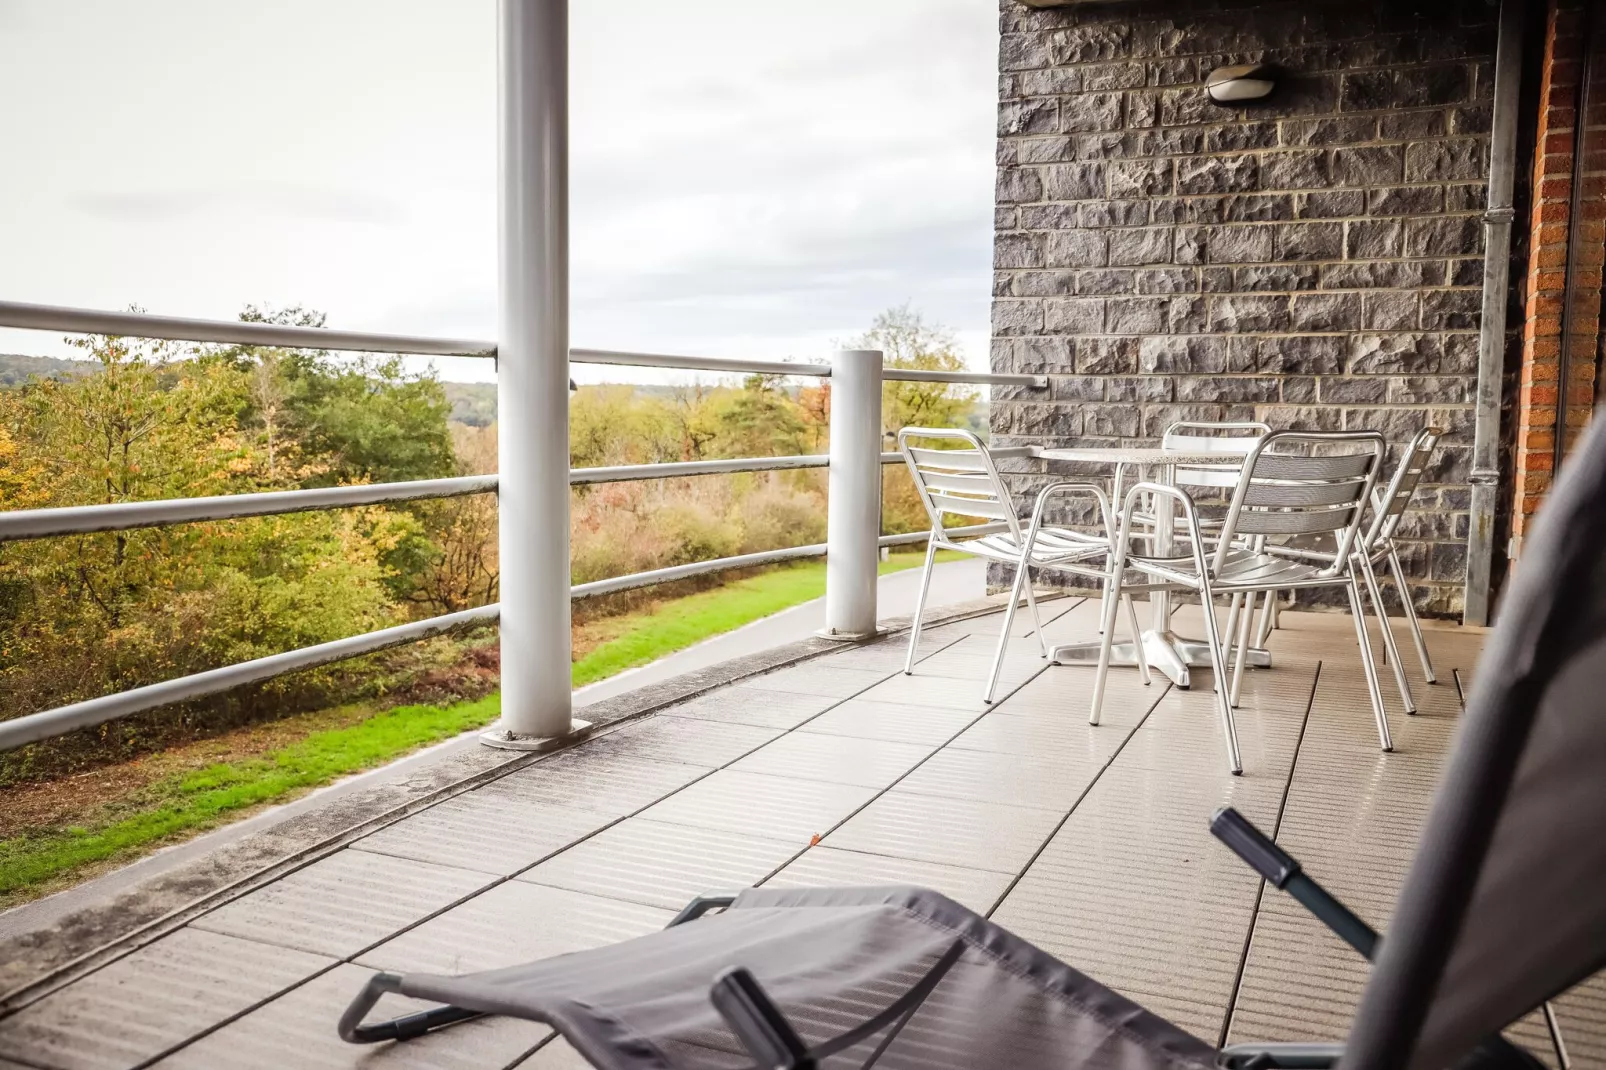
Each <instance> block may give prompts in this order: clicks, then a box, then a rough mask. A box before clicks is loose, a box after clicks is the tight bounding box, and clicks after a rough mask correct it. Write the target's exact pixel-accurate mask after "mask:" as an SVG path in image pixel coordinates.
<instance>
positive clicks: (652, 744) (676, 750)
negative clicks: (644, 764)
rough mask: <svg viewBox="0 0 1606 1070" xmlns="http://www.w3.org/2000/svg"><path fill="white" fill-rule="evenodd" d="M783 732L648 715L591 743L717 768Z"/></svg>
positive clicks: (634, 754) (621, 751)
mask: <svg viewBox="0 0 1606 1070" xmlns="http://www.w3.org/2000/svg"><path fill="white" fill-rule="evenodd" d="M781 731H782V730H781V729H779V728H759V727H756V726H754V725H747V724H732V723H728V722H721V721H704V720H699V719H697V718H695V717H648V718H645V719H643V720H640V721H636V722H635V723H633V724H627V725H625V726H624V727H623V728H618V729H614V730H613V731H610V732H608V733H607V734H606V735H603V736H599V737H598V738H597V739H595V740H593V741H592V742H591V743H590V746H593V747H595V748H597V749H598V750H607V751H612V752H615V753H618V754H624V755H628V756H630V757H632V758H648V759H651V760H652V761H657V762H683V763H685V764H687V765H695V766H700V767H701V768H703V769H714V768H717V767H719V766H722V765H728V764H729V763H731V762H734V761H735V760H736V759H738V758H740V757H741V756H742V755H744V754H746V753H748V752H749V751H752V750H756V749H757V748H759V747H762V746H763V745H764V744H766V743H768V742H769V741H770V740H772V739H774V738H775V737H776V736H778V735H780V734H781Z"/></svg>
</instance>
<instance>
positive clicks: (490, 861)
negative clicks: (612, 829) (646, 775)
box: [351, 790, 613, 877]
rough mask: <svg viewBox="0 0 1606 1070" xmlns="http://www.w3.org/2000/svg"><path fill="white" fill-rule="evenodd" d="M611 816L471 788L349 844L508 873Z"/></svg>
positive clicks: (379, 851)
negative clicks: (472, 790) (471, 789)
mask: <svg viewBox="0 0 1606 1070" xmlns="http://www.w3.org/2000/svg"><path fill="white" fill-rule="evenodd" d="M611 820H613V819H612V818H611V817H609V816H608V815H607V814H605V813H602V812H599V811H596V810H579V809H575V808H573V807H569V806H556V805H553V804H551V803H548V802H544V801H539V800H537V801H534V802H531V801H528V800H525V799H521V798H518V797H517V796H516V795H514V794H513V793H505V792H504V793H492V792H486V791H483V790H482V791H476V792H470V793H468V794H466V795H460V796H458V797H457V798H455V799H448V800H447V801H445V802H443V803H440V804H438V805H436V806H432V807H430V808H429V809H427V810H423V811H420V812H419V813H416V814H414V815H412V816H411V817H407V818H403V819H402V820H401V821H398V822H396V823H395V824H393V825H389V826H387V827H385V828H382V829H380V830H378V831H377V832H374V833H371V834H370V835H368V836H365V837H363V838H362V839H360V840H358V841H356V842H355V843H353V844H352V845H351V846H352V849H353V850H357V851H371V852H373V853H376V854H383V855H393V856H395V857H398V858H411V859H416V860H417V861H420V862H433V863H435V864H437V865H442V866H452V867H455V868H457V869H471V870H475V871H477V872H481V873H488V874H491V875H493V876H499V877H500V876H507V875H508V874H511V873H516V872H517V871H519V870H521V869H523V868H524V867H525V866H529V865H533V864H535V863H536V862H537V861H539V860H540V859H542V858H545V857H546V856H547V855H549V854H552V853H553V852H555V851H558V850H561V849H562V848H564V847H566V846H568V845H569V844H571V843H573V842H575V841H576V840H578V839H581V838H582V837H584V836H588V835H590V834H591V833H593V832H596V831H597V830H598V829H601V828H602V827H604V826H605V825H607V824H608V822H609V821H611Z"/></svg>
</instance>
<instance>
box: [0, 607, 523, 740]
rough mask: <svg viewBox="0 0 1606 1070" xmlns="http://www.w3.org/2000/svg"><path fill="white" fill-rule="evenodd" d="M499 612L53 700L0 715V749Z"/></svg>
mask: <svg viewBox="0 0 1606 1070" xmlns="http://www.w3.org/2000/svg"><path fill="white" fill-rule="evenodd" d="M501 612H502V608H501V606H500V605H489V606H480V607H479V608H477V609H465V610H463V611H462V612H459V613H448V614H446V615H445V616H443V617H431V618H430V619H429V620H419V621H412V622H411V623H408V624H398V625H396V626H395V627H393V628H382V629H380V630H379V631H377V632H368V633H366V634H364V635H353V636H351V637H350V638H347V639H336V640H335V641H333V642H330V643H319V644H317V645H316V646H308V647H302V648H301V649H300V650H289V651H286V652H284V653H283V654H270V655H268V656H267V657H265V658H255V659H253V660H251V661H242V662H240V663H239V664H237V665H225V666H223V667H222V668H219V669H208V670H207V671H206V672H198V673H193V674H191V675H189V676H180V677H179V678H178V679H176V680H163V681H162V682H161V683H157V684H147V685H145V686H144V687H135V688H130V689H129V690H127V691H119V692H118V693H116V694H115V695H102V696H100V697H99V698H91V699H85V700H84V701H82V702H74V703H70V704H69V705H66V706H58V707H56V708H55V709H53V710H45V711H44V712H42V713H30V714H28V715H27V716H25V717H15V718H13V719H11V720H9V721H0V751H8V750H14V749H16V748H17V747H21V746H25V745H27V744H29V743H37V742H39V741H40V740H42V739H50V738H51V737H52V736H60V735H65V734H66V733H68V732H72V731H75V730H77V729H80V728H91V727H93V726H95V725H99V724H105V723H106V722H107V721H115V720H116V719H117V718H119V717H127V716H129V715H130V714H134V713H141V712H143V711H145V710H150V709H155V708H156V707H158V706H166V705H168V704H170V703H174V702H183V701H184V700H186V699H192V698H205V697H206V696H207V695H216V694H220V693H222V692H224V691H230V690H233V689H234V688H236V687H240V686H242V685H244V684H251V683H257V682H258V681H261V680H271V679H272V678H274V677H275V676H283V675H285V674H286V673H292V672H297V671H299V670H302V669H312V668H316V667H317V666H319V665H328V664H330V663H331V662H336V661H346V660H348V659H350V658H355V657H360V656H361V655H363V654H372V653H373V652H374V651H376V650H385V649H388V648H389V647H393V646H402V645H403V644H406V643H416V642H418V641H419V640H421V639H429V638H432V637H434V636H437V635H444V634H446V633H447V632H452V631H457V630H459V629H463V628H469V627H473V626H474V625H478V624H485V623H488V622H490V621H494V620H497V619H498V618H499V617H500V616H501Z"/></svg>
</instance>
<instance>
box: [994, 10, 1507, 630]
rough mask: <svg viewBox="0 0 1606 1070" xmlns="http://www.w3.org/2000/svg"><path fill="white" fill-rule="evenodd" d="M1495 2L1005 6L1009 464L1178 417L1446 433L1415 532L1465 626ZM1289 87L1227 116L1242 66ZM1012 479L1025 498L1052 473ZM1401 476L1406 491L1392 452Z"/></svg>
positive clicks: (1427, 566)
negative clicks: (1224, 71)
mask: <svg viewBox="0 0 1606 1070" xmlns="http://www.w3.org/2000/svg"><path fill="white" fill-rule="evenodd" d="M1492 19H1493V14H1492V9H1491V8H1490V7H1488V6H1486V5H1485V4H1483V3H1482V2H1480V0H1461V2H1456V0H1445V2H1442V3H1434V4H1428V3H1418V4H1413V3H1411V2H1409V0H1392V2H1386V3H1371V2H1368V0H1340V2H1329V0H1296V2H1289V3H1271V4H1248V3H1241V2H1240V3H1235V2H1231V0H1228V2H1225V3H1222V2H1215V3H1212V2H1208V0H1199V2H1192V3H1190V2H1188V0H1177V2H1158V0H1144V2H1137V3H1124V4H1093V5H1085V4H1084V5H1075V6H1069V7H1060V8H1047V9H1033V8H1028V7H1025V6H1022V5H1021V4H1019V3H1018V2H1017V0H1002V29H1003V37H1002V44H1001V48H1000V77H999V110H998V119H999V124H998V184H997V209H996V212H997V219H996V245H995V260H994V266H995V274H994V282H993V294H994V301H993V349H992V365H993V368H994V369H995V370H997V371H1012V372H1035V373H1046V374H1047V375H1048V377H1049V382H1050V384H1051V385H1050V390H1049V391H1048V392H1047V394H1044V393H1043V392H1042V391H1035V392H1033V391H1018V390H1009V391H1004V390H995V392H994V403H993V406H992V435H993V441H994V442H995V443H996V444H999V445H1020V444H1027V443H1035V444H1041V445H1067V446H1069V445H1089V444H1105V443H1109V442H1112V441H1116V440H1121V441H1133V440H1141V441H1146V442H1147V441H1153V440H1157V439H1158V437H1159V436H1160V434H1161V433H1162V432H1163V431H1164V429H1165V428H1166V426H1167V425H1169V424H1170V423H1172V422H1173V421H1176V420H1182V419H1189V420H1239V419H1261V420H1265V421H1266V422H1268V423H1270V424H1271V425H1272V426H1273V427H1289V428H1302V429H1323V430H1339V429H1376V430H1380V431H1383V432H1384V433H1385V434H1386V435H1387V436H1388V438H1389V439H1390V441H1391V443H1395V444H1396V445H1397V444H1399V443H1403V442H1404V441H1406V440H1408V439H1409V438H1410V437H1411V436H1412V435H1413V434H1414V433H1415V432H1416V431H1418V430H1419V429H1421V428H1423V427H1426V426H1428V425H1430V424H1431V425H1437V426H1439V427H1442V428H1444V429H1446V430H1447V431H1448V432H1449V435H1448V437H1447V438H1446V440H1445V445H1444V447H1443V449H1442V451H1441V453H1440V454H1439V456H1438V457H1437V459H1436V462H1435V464H1434V466H1433V469H1432V471H1431V473H1430V475H1431V478H1430V479H1428V480H1426V481H1425V486H1424V489H1423V490H1421V491H1419V492H1418V496H1417V500H1416V506H1417V507H1416V509H1415V510H1414V511H1413V513H1412V514H1411V515H1410V516H1409V517H1408V520H1407V524H1406V526H1405V528H1404V536H1405V539H1406V540H1407V544H1406V548H1407V552H1406V553H1405V555H1404V556H1405V558H1406V563H1407V567H1408V569H1409V570H1410V572H1411V573H1412V576H1413V581H1414V582H1415V583H1416V584H1417V589H1416V591H1415V595H1416V597H1417V602H1418V605H1419V606H1425V607H1427V608H1428V609H1429V610H1430V611H1431V612H1434V613H1437V614H1443V615H1449V614H1454V613H1458V612H1459V610H1460V602H1461V585H1462V582H1463V578H1464V570H1465V543H1466V535H1467V526H1468V513H1467V509H1468V505H1469V497H1470V495H1469V491H1468V488H1467V485H1466V477H1467V473H1468V470H1469V462H1470V453H1471V441H1472V402H1473V395H1474V390H1475V384H1476V375H1477V347H1478V335H1477V328H1478V307H1479V295H1480V289H1479V287H1480V282H1481V270H1482V261H1481V253H1482V242H1483V238H1482V225H1481V221H1480V213H1481V211H1482V207H1483V204H1484V177H1485V174H1486V172H1487V167H1488V134H1489V121H1490V106H1489V100H1490V92H1491V87H1492V86H1491V83H1492V73H1493V53H1494V39H1495V34H1494V25H1493V22H1492ZM1260 61H1264V62H1269V63H1274V64H1276V65H1278V66H1279V67H1280V68H1282V70H1283V72H1284V75H1283V79H1282V81H1281V83H1280V85H1279V88H1278V91H1277V94H1276V96H1275V97H1274V98H1273V99H1272V101H1270V102H1269V103H1267V104H1264V105H1257V106H1250V107H1239V108H1223V107H1220V106H1217V105H1214V104H1211V103H1210V102H1209V101H1208V99H1207V98H1206V96H1205V92H1204V87H1203V80H1204V78H1205V76H1206V75H1207V74H1208V73H1209V72H1210V71H1211V70H1213V69H1215V68H1216V67H1219V66H1225V65H1228V64H1236V63H1247V62H1260ZM1016 467H1017V468H1019V469H1022V470H1021V471H1018V472H1017V473H1015V474H1014V475H1012V476H1011V479H1012V481H1013V484H1014V489H1015V490H1016V491H1017V492H1018V493H1019V494H1020V496H1021V498H1022V502H1023V504H1024V503H1025V502H1026V501H1027V500H1029V498H1030V497H1031V496H1032V495H1033V494H1034V493H1035V490H1036V488H1037V487H1038V486H1040V485H1041V484H1042V483H1043V482H1044V481H1045V479H1046V478H1047V476H1046V473H1045V471H1044V469H1043V467H1042V466H1041V465H1040V464H1021V465H1017V466H1016ZM1389 470H1390V471H1391V470H1392V456H1391V461H1390V467H1389Z"/></svg>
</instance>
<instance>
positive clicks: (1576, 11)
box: [1511, 0, 1606, 545]
mask: <svg viewBox="0 0 1606 1070" xmlns="http://www.w3.org/2000/svg"><path fill="white" fill-rule="evenodd" d="M1589 2H1591V0H1550V4H1549V12H1548V16H1547V19H1546V27H1545V51H1544V65H1543V68H1542V70H1541V75H1540V76H1541V84H1540V96H1539V107H1540V113H1539V124H1538V133H1537V144H1536V146H1535V152H1534V179H1533V190H1534V197H1533V216H1532V219H1531V221H1530V227H1531V234H1530V247H1529V248H1530V252H1529V260H1528V277H1527V287H1526V291H1527V308H1526V317H1525V322H1524V325H1523V360H1522V378H1521V392H1520V395H1519V397H1518V408H1517V442H1516V457H1515V471H1514V476H1515V495H1514V504H1513V510H1512V513H1513V515H1512V527H1511V530H1512V534H1513V535H1514V536H1515V537H1516V538H1517V539H1518V540H1519V545H1520V540H1521V538H1522V536H1523V534H1524V533H1525V531H1526V530H1527V528H1528V527H1529V525H1530V524H1531V523H1532V518H1533V515H1534V513H1535V512H1536V511H1537V510H1538V508H1539V504H1540V502H1541V501H1542V500H1543V499H1544V496H1545V493H1546V491H1548V490H1549V489H1550V481H1551V475H1552V467H1553V461H1554V453H1555V443H1556V432H1557V428H1558V420H1557V406H1558V404H1559V403H1560V402H1559V399H1560V395H1561V391H1560V382H1559V376H1560V367H1561V355H1562V343H1563V339H1562V310H1563V305H1564V301H1565V295H1566V284H1567V257H1568V236H1569V227H1570V224H1571V221H1572V214H1573V205H1572V203H1571V202H1572V195H1573V168H1574V165H1575V161H1574V159H1573V153H1574V148H1575V146H1576V122H1577V116H1576V114H1575V112H1576V108H1577V102H1578V82H1579V78H1580V76H1581V74H1582V70H1583V54H1584V25H1583V23H1584V17H1583V15H1584V6H1585V4H1587V3H1589ZM1597 17H1599V16H1597ZM1592 125H1593V124H1592ZM1600 163H1601V161H1598V160H1592V161H1586V164H1585V165H1586V167H1589V168H1590V170H1591V171H1594V170H1597V169H1598V167H1599V166H1600ZM1586 177H1587V179H1588V180H1587V182H1586V185H1585V198H1584V208H1583V210H1584V211H1585V212H1586V213H1587V216H1586V219H1585V220H1584V222H1583V225H1582V228H1581V233H1580V237H1581V238H1582V239H1583V243H1584V246H1586V247H1587V248H1583V249H1580V258H1579V260H1580V262H1579V265H1578V266H1579V267H1580V268H1581V269H1582V270H1581V271H1580V279H1579V281H1580V282H1581V283H1583V284H1584V285H1585V286H1588V285H1590V284H1591V283H1592V284H1593V287H1594V289H1595V291H1596V292H1597V293H1598V291H1599V287H1600V275H1601V252H1602V239H1603V238H1606V230H1603V227H1602V222H1601V220H1602V213H1603V206H1602V186H1601V179H1600V178H1599V177H1598V176H1588V174H1587V172H1586ZM1589 217H1593V218H1589ZM1579 307H1580V308H1581V310H1582V311H1583V313H1584V314H1583V316H1582V317H1581V318H1579V319H1575V321H1574V323H1573V324H1572V329H1571V332H1570V333H1571V339H1572V343H1573V345H1572V352H1571V363H1570V367H1569V378H1570V380H1571V386H1570V388H1569V390H1568V395H1567V396H1568V411H1567V413H1566V422H1565V427H1566V431H1567V435H1568V441H1569V442H1570V441H1571V439H1572V437H1573V436H1574V435H1576V433H1577V432H1578V430H1579V429H1581V428H1582V427H1583V426H1584V425H1585V424H1586V423H1588V421H1589V417H1590V415H1591V414H1592V412H1593V410H1594V394H1595V364H1596V354H1595V349H1596V340H1597V338H1598V335H1599V322H1598V315H1599V301H1598V299H1597V300H1595V301H1593V302H1591V301H1587V300H1586V301H1582V302H1579Z"/></svg>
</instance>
